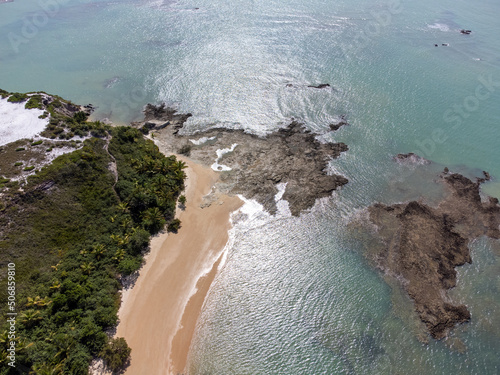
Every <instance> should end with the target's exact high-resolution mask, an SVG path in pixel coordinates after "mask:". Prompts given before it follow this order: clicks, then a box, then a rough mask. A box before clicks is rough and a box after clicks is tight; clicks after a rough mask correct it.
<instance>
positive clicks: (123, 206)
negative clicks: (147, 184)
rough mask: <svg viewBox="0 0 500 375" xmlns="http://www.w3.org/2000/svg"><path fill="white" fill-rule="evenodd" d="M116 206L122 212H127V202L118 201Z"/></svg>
mask: <svg viewBox="0 0 500 375" xmlns="http://www.w3.org/2000/svg"><path fill="white" fill-rule="evenodd" d="M117 207H118V209H119V210H120V211H121V212H123V213H126V212H128V204H127V202H120V203H118V206H117Z"/></svg>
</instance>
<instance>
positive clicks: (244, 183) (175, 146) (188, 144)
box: [133, 105, 348, 216]
mask: <svg viewBox="0 0 500 375" xmlns="http://www.w3.org/2000/svg"><path fill="white" fill-rule="evenodd" d="M189 116H191V115H190V114H178V113H176V112H175V111H174V110H172V109H170V108H168V107H165V106H164V105H162V106H153V105H148V106H147V107H146V109H145V120H144V121H143V122H140V123H135V124H133V125H135V126H138V127H140V128H141V129H143V131H145V132H149V131H151V130H154V131H157V134H156V137H157V138H158V139H159V141H160V142H163V143H164V144H165V145H166V146H167V148H168V149H170V150H171V151H172V152H175V153H181V154H184V155H186V156H189V157H190V158H191V159H193V160H195V161H197V162H200V163H202V164H204V165H207V166H212V168H213V169H215V170H219V171H221V177H220V180H219V183H218V186H217V187H218V189H219V190H220V191H222V192H224V193H230V194H242V195H243V196H245V197H246V198H249V199H255V200H257V201H258V202H259V203H260V204H262V205H263V206H264V208H265V209H266V210H267V211H268V212H270V213H271V214H275V213H276V211H277V207H276V199H275V197H276V194H278V188H277V186H276V185H277V184H280V183H286V188H285V191H284V194H283V196H282V199H284V200H286V201H288V203H289V207H290V211H291V213H292V215H295V216H297V215H299V214H300V212H301V211H303V210H306V209H308V208H311V207H312V206H313V205H314V202H315V201H316V199H317V198H321V197H326V196H330V195H331V194H332V192H333V191H334V190H335V189H337V188H338V187H340V186H342V185H345V184H346V183H347V182H348V180H347V179H346V178H345V177H343V176H340V175H335V174H329V173H327V171H326V169H327V167H328V163H329V161H330V160H331V159H334V158H337V157H338V156H339V155H340V154H341V153H342V152H344V151H347V149H348V148H347V146H346V145H345V144H344V143H321V142H319V141H318V140H317V139H316V137H315V135H314V134H312V133H311V132H310V131H308V130H305V129H304V127H303V125H301V124H300V123H298V122H296V121H293V122H292V123H290V124H289V125H288V126H287V127H286V128H282V129H279V130H277V131H275V132H273V133H271V134H268V135H267V136H265V137H259V136H257V135H254V134H249V133H246V132H244V131H243V130H234V129H226V128H215V129H209V130H206V131H203V132H198V133H196V134H194V135H182V134H180V132H179V131H180V130H181V129H182V128H183V126H184V122H185V121H186V120H187V119H188V118H189ZM193 141H194V142H193Z"/></svg>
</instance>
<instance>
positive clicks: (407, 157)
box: [394, 152, 430, 164]
mask: <svg viewBox="0 0 500 375" xmlns="http://www.w3.org/2000/svg"><path fill="white" fill-rule="evenodd" d="M394 160H395V161H397V162H398V163H400V164H403V163H409V164H429V163H430V161H429V160H427V159H424V158H423V157H421V156H418V155H417V154H415V153H413V152H410V153H408V154H397V155H396V156H395V157H394Z"/></svg>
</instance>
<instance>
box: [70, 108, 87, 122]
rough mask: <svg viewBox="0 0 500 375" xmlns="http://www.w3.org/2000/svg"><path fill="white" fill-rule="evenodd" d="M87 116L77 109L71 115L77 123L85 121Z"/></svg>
mask: <svg viewBox="0 0 500 375" xmlns="http://www.w3.org/2000/svg"><path fill="white" fill-rule="evenodd" d="M87 117H88V116H87V114H86V113H85V112H82V111H79V112H76V113H75V114H74V115H73V120H75V121H76V122H77V123H82V122H85V121H87Z"/></svg>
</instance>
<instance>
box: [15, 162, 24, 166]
mask: <svg viewBox="0 0 500 375" xmlns="http://www.w3.org/2000/svg"><path fill="white" fill-rule="evenodd" d="M21 165H23V162H22V161H18V162H16V163H15V164H14V166H15V167H20V166H21Z"/></svg>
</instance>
